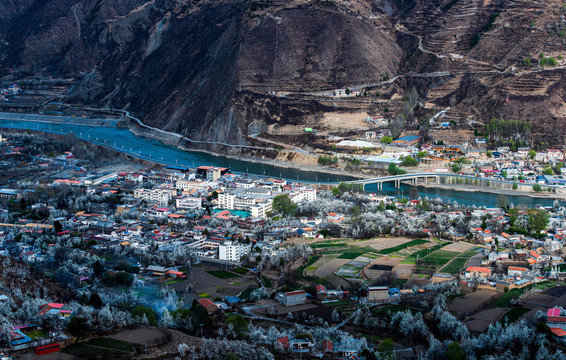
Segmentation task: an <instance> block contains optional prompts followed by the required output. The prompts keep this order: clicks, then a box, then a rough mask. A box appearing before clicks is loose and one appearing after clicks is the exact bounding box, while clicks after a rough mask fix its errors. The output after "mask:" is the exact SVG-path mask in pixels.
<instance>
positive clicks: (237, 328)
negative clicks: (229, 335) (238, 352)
mask: <svg viewBox="0 0 566 360" xmlns="http://www.w3.org/2000/svg"><path fill="white" fill-rule="evenodd" d="M230 324H232V326H233V327H234V332H235V333H236V336H237V337H238V339H243V338H244V337H245V336H246V333H247V332H248V321H247V320H246V319H245V318H244V317H243V316H242V315H240V314H238V315H232V316H230V317H229V318H228V319H226V325H230Z"/></svg>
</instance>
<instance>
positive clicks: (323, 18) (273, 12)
mask: <svg viewBox="0 0 566 360" xmlns="http://www.w3.org/2000/svg"><path fill="white" fill-rule="evenodd" d="M563 12H564V9H563V8H562V5H561V2H560V1H559V0H550V1H540V0H536V1H527V0H482V1H475V0H429V1H425V0H404V1H389V0H375V1H370V0H360V1H357V2H350V1H341V0H334V1H321V0H291V1H275V0H271V1H261V2H260V1H236V0H222V1H212V0H200V1H199V0H188V1H187V0H185V1H177V0H175V1H173V0H151V1H144V0H61V1H56V2H53V1H45V0H22V1H17V2H16V1H11V0H10V1H5V2H3V3H2V4H0V69H1V70H2V73H1V74H2V76H4V78H5V79H13V78H23V77H25V76H30V75H42V76H54V77H65V78H73V79H75V80H74V85H73V86H72V88H71V89H70V90H69V92H68V98H67V99H66V100H67V101H70V102H81V103H86V104H89V105H93V106H105V107H111V108H122V109H127V110H129V111H131V112H132V113H134V114H136V115H137V116H139V117H140V118H141V119H142V120H143V121H144V122H146V123H148V124H151V125H154V126H158V127H161V128H164V129H167V130H170V131H175V132H178V133H181V134H183V135H186V136H189V137H191V138H195V139H201V140H212V141H227V142H232V143H239V144H245V143H247V142H248V140H247V137H246V135H247V134H248V133H252V132H258V131H264V130H265V128H266V126H268V125H270V124H274V123H278V124H280V125H286V124H302V123H305V122H306V121H310V120H312V119H313V118H316V117H317V116H318V115H319V114H320V113H321V112H323V111H324V112H326V111H336V110H345V108H343V107H344V106H343V105H342V104H334V105H333V106H329V105H328V104H326V103H325V104H322V103H320V102H318V101H317V100H312V99H309V98H308V97H306V98H305V97H302V98H301V96H302V95H301V94H304V93H308V92H311V91H316V90H325V89H326V90H327V89H334V88H343V87H355V86H356V85H360V84H375V83H378V82H379V81H381V80H383V79H387V78H392V77H393V76H395V75H399V76H400V77H399V78H396V81H395V82H394V83H392V84H391V85H387V88H383V89H381V88H380V87H377V90H378V91H380V92H382V93H384V94H390V95H394V94H397V95H398V96H402V95H403V94H404V93H406V92H408V90H410V88H411V87H413V86H415V87H416V88H417V89H418V92H419V94H420V95H421V98H422V99H424V100H425V101H427V102H428V103H432V104H435V105H436V106H439V107H444V106H448V105H452V107H453V108H454V109H453V110H452V112H453V113H454V114H456V113H458V114H460V115H454V114H453V115H454V116H456V117H458V116H462V117H466V116H474V117H475V118H476V120H479V121H484V122H485V121H487V120H489V119H490V118H491V117H493V116H498V117H502V118H517V119H521V120H525V121H532V122H534V123H535V125H537V126H535V127H534V128H533V131H534V133H535V137H537V136H538V137H539V138H542V137H544V136H545V134H547V132H548V131H549V130H550V129H557V130H558V131H557V132H555V134H559V135H566V127H565V126H564V125H562V124H563V123H564V118H565V116H566V113H565V111H564V109H565V107H564V97H563V96H564V95H563V94H564V89H563V88H564V86H563V82H562V81H561V73H562V72H563V70H562V69H560V68H559V69H550V68H541V67H538V66H537V65H536V64H534V62H535V60H536V58H537V54H538V53H541V52H542V53H544V54H545V55H544V56H545V57H547V56H550V57H554V58H558V55H561V54H560V52H561V51H563V50H564V31H565V30H564V29H566V27H565V23H564V17H563V16H562V17H561V14H562V13H563ZM564 55H566V53H565V54H564ZM527 57H531V58H533V61H532V64H531V65H530V66H527V65H523V59H525V58H527ZM539 70H542V71H539ZM535 71H538V72H535ZM430 73H433V74H432V75H427V74H430ZM275 92H278V93H279V94H281V93H284V94H289V93H291V94H296V96H295V97H293V98H291V97H287V98H285V97H281V96H274V95H273V94H274V93H275ZM547 124H550V125H549V126H547ZM250 126H251V127H250ZM250 130H253V131H250ZM555 138H556V139H557V140H556V142H557V143H562V141H563V139H562V137H560V136H559V137H555Z"/></svg>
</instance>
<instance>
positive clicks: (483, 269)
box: [466, 266, 491, 274]
mask: <svg viewBox="0 0 566 360" xmlns="http://www.w3.org/2000/svg"><path fill="white" fill-rule="evenodd" d="M466 271H471V272H481V273H488V274H489V273H491V269H490V268H486V267H481V266H468V268H467V269H466Z"/></svg>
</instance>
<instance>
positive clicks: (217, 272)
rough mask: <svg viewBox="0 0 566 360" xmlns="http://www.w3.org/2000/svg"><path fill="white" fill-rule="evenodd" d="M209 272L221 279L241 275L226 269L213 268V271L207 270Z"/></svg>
mask: <svg viewBox="0 0 566 360" xmlns="http://www.w3.org/2000/svg"><path fill="white" fill-rule="evenodd" d="M207 273H209V274H210V275H212V276H216V277H217V278H219V279H231V278H237V277H240V275H238V274H234V273H231V272H228V271H226V270H211V271H207Z"/></svg>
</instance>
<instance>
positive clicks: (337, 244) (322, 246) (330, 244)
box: [310, 241, 348, 249]
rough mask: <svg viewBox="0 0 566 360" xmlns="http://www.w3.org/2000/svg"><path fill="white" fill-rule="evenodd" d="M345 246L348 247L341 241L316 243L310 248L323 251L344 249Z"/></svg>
mask: <svg viewBox="0 0 566 360" xmlns="http://www.w3.org/2000/svg"><path fill="white" fill-rule="evenodd" d="M346 246H348V244H347V243H346V242H343V241H337V242H331V241H326V242H318V243H314V244H311V245H310V247H311V248H313V249H325V248H330V247H346Z"/></svg>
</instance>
